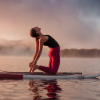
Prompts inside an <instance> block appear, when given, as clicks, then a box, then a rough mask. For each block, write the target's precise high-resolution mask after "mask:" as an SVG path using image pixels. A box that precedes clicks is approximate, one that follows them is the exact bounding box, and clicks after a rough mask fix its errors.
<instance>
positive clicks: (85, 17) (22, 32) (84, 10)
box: [0, 0, 100, 49]
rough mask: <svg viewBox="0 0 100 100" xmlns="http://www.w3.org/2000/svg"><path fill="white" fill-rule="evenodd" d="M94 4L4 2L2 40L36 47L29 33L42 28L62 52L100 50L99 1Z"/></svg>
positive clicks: (0, 7)
mask: <svg viewBox="0 0 100 100" xmlns="http://www.w3.org/2000/svg"><path fill="white" fill-rule="evenodd" d="M91 1H92V2H91ZM91 1H90V0H75V1H74V0H0V38H1V39H6V40H20V39H22V40H24V41H25V42H30V41H33V43H34V39H32V38H31V37H30V36H29V31H30V28H32V27H34V26H39V27H41V29H42V30H41V31H42V33H43V34H50V35H51V36H53V37H54V38H55V39H56V40H57V41H58V42H59V44H60V46H61V49H64V48H100V29H99V27H100V24H99V23H100V18H99V17H98V16H99V13H98V11H100V9H99V5H98V2H99V1H98V2H95V0H91ZM92 3H93V4H95V6H92Z"/></svg>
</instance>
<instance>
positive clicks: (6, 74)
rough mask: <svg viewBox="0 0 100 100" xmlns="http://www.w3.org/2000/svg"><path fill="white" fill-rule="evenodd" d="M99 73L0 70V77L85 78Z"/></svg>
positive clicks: (96, 75) (93, 76)
mask: <svg viewBox="0 0 100 100" xmlns="http://www.w3.org/2000/svg"><path fill="white" fill-rule="evenodd" d="M99 76H100V74H86V75H83V74H82V73H81V72H59V73H57V74H55V75H52V74H45V73H42V72H34V73H32V74H30V73H28V72H0V79H87V78H96V77H99Z"/></svg>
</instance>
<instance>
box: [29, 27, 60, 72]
mask: <svg viewBox="0 0 100 100" xmlns="http://www.w3.org/2000/svg"><path fill="white" fill-rule="evenodd" d="M30 35H31V36H32V37H34V38H35V44H36V50H35V54H34V57H33V60H32V62H30V63H29V72H30V73H31V72H34V70H36V69H39V70H41V71H43V72H45V73H50V74H56V73H57V71H58V69H59V64H60V54H59V53H60V46H59V44H58V43H57V41H56V40H55V39H54V38H52V37H51V36H50V35H43V34H42V33H41V28H39V27H34V28H32V29H31V31H30ZM43 45H45V46H48V47H50V51H49V57H50V60H49V66H48V67H45V66H39V65H36V63H37V61H38V59H39V57H40V55H41V52H42V48H43Z"/></svg>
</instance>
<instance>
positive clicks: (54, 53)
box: [39, 47, 60, 74]
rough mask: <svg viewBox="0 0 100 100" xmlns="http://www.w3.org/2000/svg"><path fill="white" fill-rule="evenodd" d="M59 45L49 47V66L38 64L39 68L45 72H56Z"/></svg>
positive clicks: (58, 60) (58, 62)
mask: <svg viewBox="0 0 100 100" xmlns="http://www.w3.org/2000/svg"><path fill="white" fill-rule="evenodd" d="M59 51H60V47H57V48H54V49H51V53H50V54H49V57H50V60H49V67H45V66H39V69H40V70H42V71H44V72H45V73H52V74H56V73H57V71H58V69H59V64H60V55H59Z"/></svg>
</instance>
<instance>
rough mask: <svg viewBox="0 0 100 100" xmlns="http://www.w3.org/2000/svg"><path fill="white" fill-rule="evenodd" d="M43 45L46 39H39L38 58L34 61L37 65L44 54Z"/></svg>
mask: <svg viewBox="0 0 100 100" xmlns="http://www.w3.org/2000/svg"><path fill="white" fill-rule="evenodd" d="M43 43H44V39H43V37H41V39H39V45H38V51H37V54H36V57H35V59H34V63H35V64H36V63H37V60H38V59H39V57H40V55H41V53H42V49H43Z"/></svg>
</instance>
